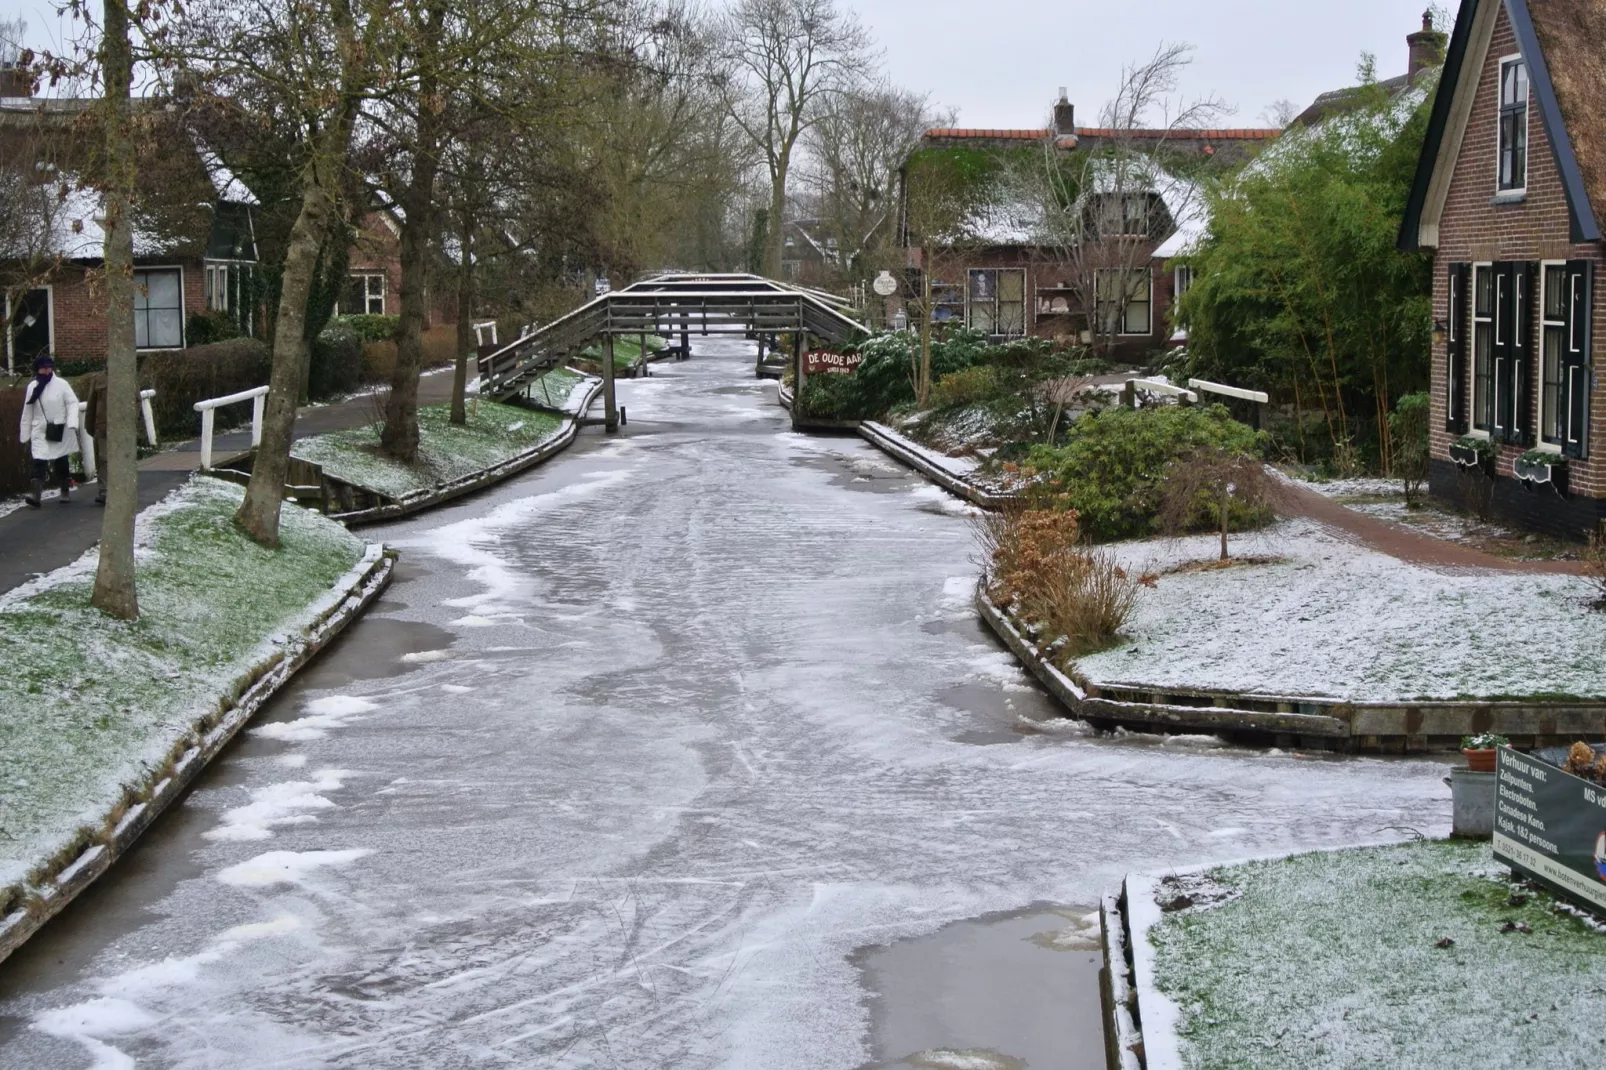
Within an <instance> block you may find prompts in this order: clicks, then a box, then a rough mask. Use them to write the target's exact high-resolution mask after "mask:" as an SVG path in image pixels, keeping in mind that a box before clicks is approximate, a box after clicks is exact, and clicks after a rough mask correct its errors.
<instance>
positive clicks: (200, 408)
mask: <svg viewBox="0 0 1606 1070" xmlns="http://www.w3.org/2000/svg"><path fill="white" fill-rule="evenodd" d="M241 401H250V402H252V405H251V445H252V447H253V448H255V447H257V446H260V445H262V410H263V409H264V407H266V405H267V401H268V388H267V387H265V386H259V387H255V388H253V389H251V390H242V391H240V392H239V393H238V394H230V395H228V396H227V397H221V398H212V399H210V400H208V401H197V402H196V403H195V411H196V412H198V413H200V414H201V471H203V472H209V471H211V470H212V430H213V425H214V423H215V422H216V419H217V410H218V409H220V408H222V407H223V406H224V405H234V404H237V403H238V402H241Z"/></svg>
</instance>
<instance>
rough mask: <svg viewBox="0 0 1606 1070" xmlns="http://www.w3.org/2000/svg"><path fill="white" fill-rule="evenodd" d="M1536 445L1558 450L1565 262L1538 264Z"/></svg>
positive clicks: (1563, 390)
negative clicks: (1539, 281) (1539, 292)
mask: <svg viewBox="0 0 1606 1070" xmlns="http://www.w3.org/2000/svg"><path fill="white" fill-rule="evenodd" d="M1540 272H1541V279H1542V280H1543V281H1542V283H1541V287H1540V289H1541V296H1540V302H1539V308H1540V312H1539V317H1540V322H1539V447H1540V449H1553V450H1554V451H1555V452H1557V453H1560V452H1561V445H1562V432H1563V430H1564V429H1565V427H1566V415H1565V414H1566V409H1567V333H1568V332H1567V323H1568V321H1567V297H1568V293H1569V289H1570V287H1569V285H1568V281H1567V263H1566V261H1560V262H1557V263H1546V264H1544V265H1542V266H1541V267H1540Z"/></svg>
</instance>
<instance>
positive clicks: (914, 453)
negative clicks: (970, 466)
mask: <svg viewBox="0 0 1606 1070" xmlns="http://www.w3.org/2000/svg"><path fill="white" fill-rule="evenodd" d="M859 434H860V436H861V437H863V438H864V440H865V441H866V442H869V443H870V444H871V445H872V446H875V447H876V448H877V449H879V450H881V451H882V452H883V453H885V454H887V455H888V456H889V457H891V458H893V459H894V460H896V461H900V462H902V463H903V464H905V465H908V466H909V467H910V468H913V469H914V470H915V471H917V472H919V473H920V474H921V475H923V476H925V477H926V478H927V479H929V480H931V481H932V482H933V483H935V484H937V485H938V486H939V487H942V488H943V489H944V490H946V491H949V492H950V493H952V494H957V495H959V497H961V498H963V499H965V500H966V501H968V502H970V503H971V504H972V505H975V506H978V507H979V508H982V509H987V510H993V511H996V510H998V509H1002V508H1004V506H1006V505H1008V504H1009V503H1010V502H1011V501H1013V500H1015V496H1014V495H1012V494H997V493H994V492H993V491H989V490H985V489H983V488H981V487H978V486H977V485H976V484H974V483H972V482H970V481H969V480H967V479H965V478H964V476H962V475H961V474H960V473H958V472H955V471H953V470H951V469H948V468H944V467H943V466H942V465H940V464H938V463H936V462H935V461H934V460H932V458H931V457H929V456H927V454H926V451H925V450H923V449H921V448H920V447H919V445H918V444H917V443H913V442H910V441H909V440H908V439H907V438H905V437H904V436H902V435H900V434H898V433H897V432H896V431H894V430H893V429H892V428H890V427H888V426H887V425H885V424H880V423H876V422H875V421H874V420H865V421H864V422H862V423H861V424H859Z"/></svg>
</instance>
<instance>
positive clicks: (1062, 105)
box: [1054, 86, 1076, 137]
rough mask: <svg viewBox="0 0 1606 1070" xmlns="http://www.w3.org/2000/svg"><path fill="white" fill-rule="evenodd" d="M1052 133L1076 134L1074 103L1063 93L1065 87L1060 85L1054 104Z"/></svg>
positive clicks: (1060, 135) (1071, 135) (1070, 135)
mask: <svg viewBox="0 0 1606 1070" xmlns="http://www.w3.org/2000/svg"><path fill="white" fill-rule="evenodd" d="M1054 133H1055V135H1056V136H1058V137H1075V136H1076V105H1074V104H1072V103H1071V101H1070V98H1069V97H1067V96H1066V95H1065V87H1064V86H1060V98H1059V100H1058V101H1057V102H1056V103H1055V104H1054Z"/></svg>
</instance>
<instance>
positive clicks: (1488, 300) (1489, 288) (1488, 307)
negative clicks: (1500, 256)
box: [1472, 267, 1494, 316]
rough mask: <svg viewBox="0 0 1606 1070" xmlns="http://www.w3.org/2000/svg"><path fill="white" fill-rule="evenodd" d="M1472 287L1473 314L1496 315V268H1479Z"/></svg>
mask: <svg viewBox="0 0 1606 1070" xmlns="http://www.w3.org/2000/svg"><path fill="white" fill-rule="evenodd" d="M1472 289H1473V293H1474V307H1473V310H1472V312H1473V315H1476V316H1492V315H1494V270H1493V269H1492V268H1488V267H1480V268H1478V269H1477V275H1476V277H1475V278H1474V279H1473V284H1472Z"/></svg>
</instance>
